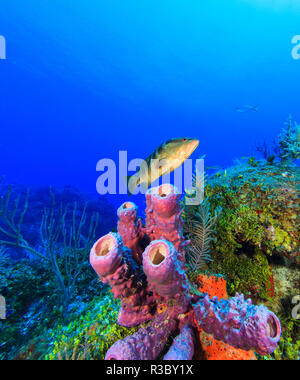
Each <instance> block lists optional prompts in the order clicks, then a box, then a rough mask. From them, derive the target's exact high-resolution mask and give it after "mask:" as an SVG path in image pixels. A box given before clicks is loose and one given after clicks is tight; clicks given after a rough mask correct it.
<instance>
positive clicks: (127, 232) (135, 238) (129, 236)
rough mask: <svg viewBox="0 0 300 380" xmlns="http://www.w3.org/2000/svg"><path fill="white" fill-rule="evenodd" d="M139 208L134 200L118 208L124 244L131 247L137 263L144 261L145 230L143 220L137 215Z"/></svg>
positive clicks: (120, 232) (119, 229)
mask: <svg viewBox="0 0 300 380" xmlns="http://www.w3.org/2000/svg"><path fill="white" fill-rule="evenodd" d="M137 212H138V208H137V206H136V205H135V204H134V203H132V202H125V203H123V204H122V205H121V207H119V209H118V217H119V221H118V233H119V234H120V235H121V236H122V240H123V244H124V245H125V246H126V247H128V248H130V249H131V255H132V257H133V258H134V260H135V261H136V262H137V264H139V265H141V263H142V254H143V251H144V247H143V245H142V242H143V238H144V232H143V227H142V222H141V220H140V219H138V217H137Z"/></svg>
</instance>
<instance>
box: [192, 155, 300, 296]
mask: <svg viewBox="0 0 300 380" xmlns="http://www.w3.org/2000/svg"><path fill="white" fill-rule="evenodd" d="M253 165H254V166H253ZM299 183H300V171H299V168H298V167H296V166H293V165H291V166H285V167H284V168H282V167H281V166H280V165H279V164H274V165H270V164H268V163H267V162H265V161H251V162H250V161H248V162H247V163H240V164H238V165H236V166H234V167H232V168H229V169H228V170H227V171H226V176H224V175H218V173H217V174H215V175H213V176H211V177H210V179H209V180H208V182H207V185H206V196H207V197H208V198H209V202H210V205H211V212H214V210H215V209H216V208H218V207H220V206H221V207H222V213H221V214H220V217H219V219H218V222H217V225H216V229H217V239H216V240H215V241H213V242H212V246H211V248H212V253H211V256H212V259H213V260H214V261H213V262H212V263H211V264H209V268H210V270H211V271H212V272H213V273H220V274H223V275H225V276H226V279H227V281H228V287H229V293H230V295H234V294H235V292H239V293H244V294H246V295H249V296H251V297H253V298H254V299H258V300H268V299H269V298H270V296H271V297H272V296H273V295H274V294H275V293H276V289H274V284H273V282H274V281H273V274H272V270H273V268H275V267H276V266H286V267H289V268H291V267H293V266H295V265H296V266H297V265H298V263H299V258H300V256H299V252H300V245H299V233H298V226H299V223H300V219H299V218H300V212H299V202H298V194H299ZM196 211H197V210H196V209H195V210H193V209H192V207H190V206H189V207H188V210H187V212H186V213H187V214H188V213H193V212H194V213H196ZM185 222H187V223H188V220H187V221H185ZM275 295H276V294H275Z"/></svg>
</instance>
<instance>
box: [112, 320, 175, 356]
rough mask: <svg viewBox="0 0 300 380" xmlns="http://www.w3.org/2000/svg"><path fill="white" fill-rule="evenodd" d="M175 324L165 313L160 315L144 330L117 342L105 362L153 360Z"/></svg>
mask: <svg viewBox="0 0 300 380" xmlns="http://www.w3.org/2000/svg"><path fill="white" fill-rule="evenodd" d="M176 326H177V324H176V322H175V320H174V318H171V317H170V316H169V315H168V314H167V313H164V314H161V315H159V316H158V317H156V319H155V320H154V321H153V322H152V323H151V324H150V326H148V327H146V328H141V329H140V330H139V331H137V332H136V333H135V334H133V335H130V336H127V337H126V338H125V339H122V340H119V341H117V342H116V343H115V344H114V345H112V346H111V348H110V349H109V350H108V351H107V354H106V356H105V360H154V359H156V358H157V356H158V355H159V354H160V352H161V351H162V350H163V348H164V346H165V345H166V343H167V341H168V338H169V336H170V334H171V333H172V332H173V331H174V330H175V329H176Z"/></svg>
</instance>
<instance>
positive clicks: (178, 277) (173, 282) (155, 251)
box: [143, 240, 189, 297]
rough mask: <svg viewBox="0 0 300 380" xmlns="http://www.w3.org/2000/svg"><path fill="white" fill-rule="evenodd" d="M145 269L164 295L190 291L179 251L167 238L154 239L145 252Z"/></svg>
mask: <svg viewBox="0 0 300 380" xmlns="http://www.w3.org/2000/svg"><path fill="white" fill-rule="evenodd" d="M143 269H144V272H145V274H146V276H147V280H148V282H149V283H150V284H151V285H152V286H153V288H154V289H155V291H156V292H157V293H158V294H159V295H161V296H163V297H173V296H174V295H175V294H177V293H188V292H189V286H188V280H187V277H186V273H185V271H184V270H183V269H182V267H181V265H180V264H179V261H178V252H177V251H176V249H175V247H174V246H173V244H172V243H170V242H168V241H166V240H154V241H153V242H151V244H150V245H149V246H148V247H147V248H146V250H145V252H144V254H143Z"/></svg>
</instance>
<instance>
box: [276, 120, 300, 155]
mask: <svg viewBox="0 0 300 380" xmlns="http://www.w3.org/2000/svg"><path fill="white" fill-rule="evenodd" d="M285 125H286V129H284V130H283V132H282V133H281V134H280V135H279V137H278V152H279V157H280V159H281V160H282V161H283V162H286V161H295V160H297V159H299V158H300V125H299V124H297V123H296V122H293V119H292V117H291V116H290V117H289V119H288V121H287V123H286V124H285Z"/></svg>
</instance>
